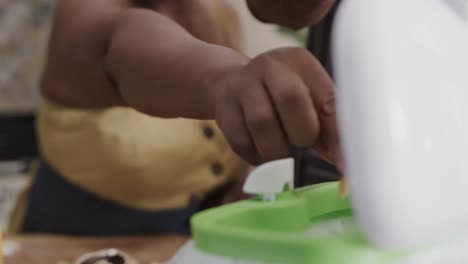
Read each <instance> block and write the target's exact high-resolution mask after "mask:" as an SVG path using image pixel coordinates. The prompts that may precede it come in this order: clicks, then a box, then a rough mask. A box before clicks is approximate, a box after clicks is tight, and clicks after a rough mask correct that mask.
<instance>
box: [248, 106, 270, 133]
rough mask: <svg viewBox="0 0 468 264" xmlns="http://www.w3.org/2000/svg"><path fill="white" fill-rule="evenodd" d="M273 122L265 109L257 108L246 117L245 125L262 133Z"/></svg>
mask: <svg viewBox="0 0 468 264" xmlns="http://www.w3.org/2000/svg"><path fill="white" fill-rule="evenodd" d="M272 121H273V115H272V113H271V112H270V111H269V110H268V109H267V108H265V107H262V108H257V109H255V111H253V112H252V113H251V114H250V115H249V116H248V117H247V123H248V124H249V126H250V127H251V128H252V129H255V130H260V131H264V130H266V129H268V127H270V124H271V123H272Z"/></svg>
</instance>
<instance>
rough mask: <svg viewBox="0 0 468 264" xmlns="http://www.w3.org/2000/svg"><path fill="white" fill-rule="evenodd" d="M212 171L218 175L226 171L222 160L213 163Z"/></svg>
mask: <svg viewBox="0 0 468 264" xmlns="http://www.w3.org/2000/svg"><path fill="white" fill-rule="evenodd" d="M211 172H213V174H214V175H216V176H220V175H221V174H223V172H224V166H223V164H221V162H218V161H216V162H214V163H213V164H212V165H211Z"/></svg>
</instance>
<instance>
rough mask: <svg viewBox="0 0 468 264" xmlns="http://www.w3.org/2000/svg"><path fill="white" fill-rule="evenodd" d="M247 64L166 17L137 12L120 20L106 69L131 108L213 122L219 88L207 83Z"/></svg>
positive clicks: (110, 46)
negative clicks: (193, 35) (216, 93)
mask: <svg viewBox="0 0 468 264" xmlns="http://www.w3.org/2000/svg"><path fill="white" fill-rule="evenodd" d="M248 61H249V59H248V58H247V57H245V56H243V55H241V54H240V53H238V52H236V51H234V50H231V49H229V48H225V47H222V46H217V45H212V44H208V43H205V42H202V41H200V40H198V39H196V38H194V37H192V36H191V35H190V34H189V33H187V32H186V31H185V30H184V29H183V28H182V27H180V26H179V25H177V24H176V23H175V22H173V21H172V20H170V19H168V18H166V17H164V16H162V15H159V14H157V13H155V12H153V11H148V10H140V9H135V10H131V11H126V12H125V14H122V16H121V17H120V18H119V21H118V22H117V25H116V27H115V30H114V32H113V34H112V37H111V40H110V44H109V50H108V53H107V57H106V63H105V65H106V70H107V71H108V73H109V75H110V77H111V79H113V80H114V83H115V86H116V89H118V92H119V93H120V96H121V97H122V99H123V101H125V102H126V103H127V104H128V105H129V106H131V107H134V108H136V109H137V110H139V111H142V112H144V113H147V114H150V115H154V116H159V117H185V118H197V119H212V118H214V110H213V103H214V98H213V95H214V89H216V87H214V86H212V85H208V80H209V79H211V78H213V77H214V76H216V75H218V74H222V73H223V72H225V71H227V70H229V69H232V68H236V67H243V66H244V65H245V64H246V63H248Z"/></svg>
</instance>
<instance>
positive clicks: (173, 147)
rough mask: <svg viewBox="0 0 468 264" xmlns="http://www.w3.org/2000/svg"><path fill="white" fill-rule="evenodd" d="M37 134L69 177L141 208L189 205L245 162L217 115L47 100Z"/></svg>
mask: <svg viewBox="0 0 468 264" xmlns="http://www.w3.org/2000/svg"><path fill="white" fill-rule="evenodd" d="M38 135H39V143H40V146H41V148H42V149H41V151H42V154H43V157H44V159H45V160H46V161H47V162H48V163H49V164H50V165H51V166H52V167H54V168H55V169H56V170H57V171H58V172H59V173H60V174H61V175H62V176H64V177H65V178H66V179H67V180H68V181H70V182H72V183H74V184H76V185H78V186H80V187H81V188H83V189H85V190H87V191H90V192H92V193H95V194H97V195H98V196H100V197H102V198H105V199H109V200H112V201H115V202H117V203H119V204H123V205H126V206H130V207H134V208H140V209H147V210H155V209H168V208H180V207H185V206H187V205H188V203H189V202H190V199H191V198H192V197H193V196H195V197H198V198H202V197H203V196H205V195H206V194H207V193H209V192H211V191H213V190H214V189H215V188H216V187H219V186H220V185H223V184H225V183H227V182H228V181H234V180H235V179H236V178H238V177H239V176H240V175H242V173H244V172H245V169H246V168H247V165H246V164H245V163H244V162H242V161H241V160H240V158H239V157H237V156H236V155H235V154H234V153H233V152H232V150H231V149H230V147H229V146H228V144H227V142H226V141H225V139H224V138H223V136H222V133H221V131H220V130H219V129H218V128H217V126H216V125H215V123H214V122H212V121H200V120H189V119H161V118H154V117H150V116H148V115H145V114H142V113H139V112H137V111H135V110H132V109H130V108H125V107H114V108H109V109H104V110H81V109H70V108H66V107H62V106H59V105H56V104H54V103H52V102H50V101H47V100H45V101H43V103H42V104H41V106H40V108H39V117H38Z"/></svg>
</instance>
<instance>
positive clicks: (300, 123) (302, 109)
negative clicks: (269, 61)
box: [264, 64, 320, 147]
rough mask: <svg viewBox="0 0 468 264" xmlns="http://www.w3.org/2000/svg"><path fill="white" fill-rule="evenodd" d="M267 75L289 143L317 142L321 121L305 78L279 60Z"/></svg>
mask: <svg viewBox="0 0 468 264" xmlns="http://www.w3.org/2000/svg"><path fill="white" fill-rule="evenodd" d="M264 78H265V85H266V86H267V87H268V91H269V93H270V95H271V98H272V101H273V104H274V106H275V108H276V111H277V112H278V115H279V117H280V119H281V123H282V126H283V128H284V130H285V131H286V134H287V138H288V141H289V144H290V145H293V146H299V147H308V146H313V145H314V143H315V141H316V140H317V138H318V135H319V130H320V124H319V120H318V116H317V113H316V111H315V109H314V105H313V102H312V99H311V98H310V96H309V93H308V89H307V87H306V85H305V84H304V82H303V81H302V80H301V79H300V78H299V76H298V75H296V74H295V73H293V72H291V71H290V70H289V69H286V68H284V67H282V66H281V65H279V64H273V65H271V66H270V68H269V69H267V70H266V72H265V77H264Z"/></svg>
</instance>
